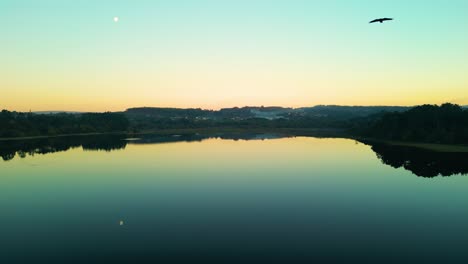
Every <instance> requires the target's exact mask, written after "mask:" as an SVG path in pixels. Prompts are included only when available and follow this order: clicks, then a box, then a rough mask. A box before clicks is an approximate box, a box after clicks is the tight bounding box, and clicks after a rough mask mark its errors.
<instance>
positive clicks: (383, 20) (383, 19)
mask: <svg viewBox="0 0 468 264" xmlns="http://www.w3.org/2000/svg"><path fill="white" fill-rule="evenodd" d="M390 20H393V18H388V17H385V18H378V19H374V20H372V21H371V22H369V23H376V22H380V23H383V22H385V21H390Z"/></svg>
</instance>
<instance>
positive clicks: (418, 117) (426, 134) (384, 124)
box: [352, 103, 468, 144]
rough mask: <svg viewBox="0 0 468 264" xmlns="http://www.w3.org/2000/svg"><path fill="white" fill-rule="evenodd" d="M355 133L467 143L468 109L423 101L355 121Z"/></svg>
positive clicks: (390, 137) (426, 141)
mask: <svg viewBox="0 0 468 264" xmlns="http://www.w3.org/2000/svg"><path fill="white" fill-rule="evenodd" d="M352 131H353V133H355V134H357V135H360V136H364V137H369V138H376V139H385V140H398V141H413V142H425V143H443V144H467V143H468V109H463V108H462V107H460V106H459V105H455V104H450V103H446V104H443V105H441V106H437V105H422V106H417V107H414V108H412V109H410V110H408V111H405V112H399V113H397V112H392V113H385V114H383V115H381V116H379V117H375V118H367V119H366V120H364V121H363V120H361V121H360V122H356V124H355V127H354V128H353V130H352Z"/></svg>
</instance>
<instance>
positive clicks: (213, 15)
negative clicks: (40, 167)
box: [0, 0, 468, 111]
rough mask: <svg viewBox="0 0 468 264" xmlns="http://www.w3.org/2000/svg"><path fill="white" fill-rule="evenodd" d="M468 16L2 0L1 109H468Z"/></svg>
mask: <svg viewBox="0 0 468 264" xmlns="http://www.w3.org/2000/svg"><path fill="white" fill-rule="evenodd" d="M467 14H468V1H466V0H445V1H443V0H431V1H427V0H426V1H423V0H412V1H407V0H405V1H404V0H392V1H375V0H359V1H357V0H354V1H350V0H327V1H318V0H316V1H313V0H276V1H266V0H232V1H227V0H226V1H220V0H199V1H195V0H192V1H189V0H185V1H184V0H166V1H162V0H161V1H156V0H154V1H149V0H147V1H144V0H140V1H130V0H128V1H117V0H114V1H107V0H103V1H96V0H80V1H76V0H74V1H68V0H35V1H33V0H30V1H24V0H0V32H1V35H0V40H1V41H0V58H1V63H0V89H1V90H0V92H1V93H0V108H6V109H9V110H18V111H29V110H30V109H31V110H32V111H40V110H78V111H108V110H111V111H115V110H124V109H126V108H128V107H134V106H174V107H202V108H215V109H216V108H221V107H231V106H244V105H280V106H293V107H298V106H311V105H315V104H344V105H415V104H422V103H442V102H446V101H451V102H455V103H460V104H468V34H467V27H468V16H467ZM115 16H118V17H119V18H120V21H119V22H118V23H115V22H114V21H113V18H114V17H115ZM379 17H394V18H395V19H396V20H395V21H392V22H389V23H385V24H368V21H370V20H371V19H374V18H379Z"/></svg>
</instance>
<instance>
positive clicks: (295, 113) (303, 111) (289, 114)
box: [125, 105, 410, 120]
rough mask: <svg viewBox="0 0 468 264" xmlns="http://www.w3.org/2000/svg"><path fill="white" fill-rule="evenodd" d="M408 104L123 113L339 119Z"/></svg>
mask: <svg viewBox="0 0 468 264" xmlns="http://www.w3.org/2000/svg"><path fill="white" fill-rule="evenodd" d="M409 109H410V107H402V106H338V105H318V106H314V107H302V108H286V107H278V106H268V107H263V106H260V107H258V106H246V107H241V108H239V107H233V108H223V109H220V110H217V111H216V110H203V109H200V108H188V109H182V108H158V107H140V108H130V109H127V110H126V111H125V114H126V115H127V116H129V117H130V118H132V117H133V118H137V117H148V118H149V117H151V118H172V119H174V118H199V119H213V120H217V119H249V118H263V119H269V120H273V119H280V118H285V119H290V118H294V117H314V118H317V117H332V118H340V119H350V118H357V117H366V116H370V115H373V114H377V113H381V112H403V111H406V110H409Z"/></svg>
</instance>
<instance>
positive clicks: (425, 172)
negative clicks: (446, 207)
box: [0, 133, 468, 178]
mask: <svg viewBox="0 0 468 264" xmlns="http://www.w3.org/2000/svg"><path fill="white" fill-rule="evenodd" d="M281 137H282V136H279V135H274V134H257V133H251V134H247V133H242V134H240V133H233V134H211V135H209V136H208V135H200V134H190V135H165V136H161V135H142V136H139V137H138V138H128V136H126V135H101V136H81V137H57V138H43V139H34V140H18V141H16V140H13V141H0V156H1V157H2V159H3V160H4V161H9V160H12V159H14V158H15V157H17V156H18V157H20V158H25V157H27V156H28V155H29V156H34V155H36V154H48V153H54V152H61V151H67V150H69V149H72V148H78V147H82V148H83V150H85V151H114V150H122V149H125V147H126V146H127V144H162V143H171V142H199V141H203V140H205V139H210V138H221V139H229V140H265V139H274V138H281ZM362 143H364V144H367V145H370V146H371V149H372V150H373V151H374V152H375V153H376V154H377V157H378V158H379V159H380V160H381V161H382V163H383V164H386V165H390V166H392V167H394V168H404V169H406V170H408V171H411V172H412V173H413V174H415V175H417V176H420V177H427V178H432V177H437V176H440V175H441V176H452V175H466V174H468V153H445V152H434V151H428V150H424V149H419V148H414V147H403V146H391V145H387V144H383V143H375V142H362Z"/></svg>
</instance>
